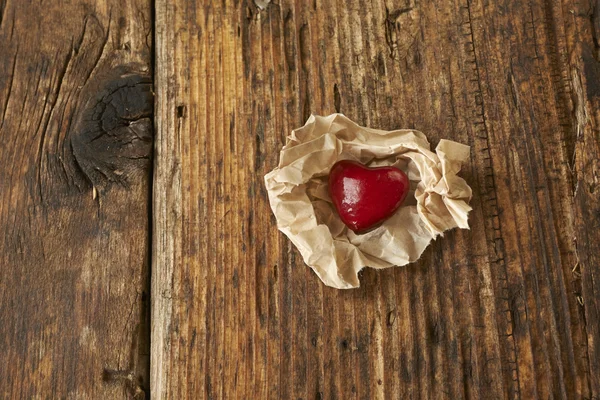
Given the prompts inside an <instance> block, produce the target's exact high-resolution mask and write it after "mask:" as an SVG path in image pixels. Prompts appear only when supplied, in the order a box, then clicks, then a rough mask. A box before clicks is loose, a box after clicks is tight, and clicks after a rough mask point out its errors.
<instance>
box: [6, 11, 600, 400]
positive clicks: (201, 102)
mask: <svg viewBox="0 0 600 400" xmlns="http://www.w3.org/2000/svg"><path fill="white" fill-rule="evenodd" d="M599 40H600V2H599V1H598V0H563V1H552V0H531V1H515V0H436V1H431V2H424V1H422V0H375V1H366V2H365V1H361V0H348V1H346V0H332V1H326V0H310V1H295V2H293V1H289V0H274V1H271V2H268V1H267V0H261V1H256V2H254V1H251V0H245V1H242V0H223V1H210V2H209V1H204V2H203V1H199V0H198V1H189V0H155V1H151V0H125V1H118V0H104V1H100V0H97V1H94V0H69V1H67V0H64V1H59V0H45V1H42V0H0V267H1V270H0V365H1V367H0V371H2V372H1V373H0V398H7V399H20V398H23V399H30V398H40V399H46V398H48V399H50V398H51V399H54V398H68V399H87V398H90V399H96V398H102V399H113V398H114V399H118V398H144V397H146V398H148V397H152V398H156V399H159V398H160V399H162V398H172V399H183V398H190V399H201V398H227V399H229V398H241V399H253V398H256V399H262V398H281V399H352V398H357V399H367V398H372V399H379V398H389V399H409V398H424V399H426V398H483V399H502V398H511V399H512V398H523V399H534V398H541V399H549V398H576V399H579V398H586V399H593V398H596V399H597V398H600V321H599V320H600V275H599V274H600V255H599V252H600V233H599V231H600V201H599V196H598V193H600V161H599V156H600V130H599V129H600V128H599V123H600V107H599V106H600V44H599ZM332 112H342V113H344V114H346V115H347V116H348V117H350V118H351V119H353V120H354V121H356V122H358V123H359V124H362V125H367V126H371V127H375V128H381V129H394V128H415V129H419V130H421V131H423V132H425V133H426V134H427V135H428V136H429V138H430V141H431V142H432V143H433V144H434V145H435V144H436V143H437V141H438V140H439V139H440V138H448V139H452V140H456V141H459V142H462V143H466V144H469V145H470V146H471V150H472V151H471V162H470V164H469V165H467V166H466V168H465V169H464V171H463V173H462V176H464V177H465V178H466V179H467V181H468V182H469V184H470V185H471V186H472V188H473V191H474V197H473V201H472V206H473V208H474V210H473V212H472V213H471V215H470V222H471V226H472V228H471V230H470V231H460V230H456V231H452V232H449V233H448V234H446V236H445V237H444V238H440V239H438V240H437V241H436V242H435V243H434V244H433V245H432V246H431V247H430V248H428V249H427V250H426V252H425V253H424V255H423V257H422V259H421V260H420V261H419V262H417V263H414V264H412V265H409V266H407V267H403V268H395V269H388V270H384V271H378V272H377V271H373V270H365V271H364V272H363V273H362V277H361V282H362V286H361V288H360V289H356V290H348V291H339V290H335V289H331V288H328V287H325V286H324V285H322V284H321V282H320V281H319V280H318V278H317V277H316V275H315V274H314V273H312V272H311V270H310V269H309V268H307V267H306V266H305V265H304V264H303V262H302V260H301V257H300V255H299V253H298V252H297V251H296V250H295V249H294V248H293V246H291V245H290V243H289V241H288V240H287V239H286V238H285V237H283V235H281V234H280V233H279V232H278V231H277V229H276V227H275V224H274V219H273V217H272V215H271V212H270V209H269V206H268V202H267V199H266V193H265V189H264V185H263V178H262V177H263V175H264V174H265V173H266V172H268V171H269V170H271V169H272V168H273V167H274V166H275V165H276V164H277V161H278V151H279V150H280V148H281V146H282V145H283V143H284V140H285V136H286V135H287V134H289V133H290V131H291V130H292V129H294V128H296V127H299V126H301V125H302V124H303V123H304V121H305V120H306V119H307V117H308V116H309V115H310V114H311V113H315V114H322V115H326V114H329V113H332ZM153 128H154V129H153ZM152 149H154V151H152ZM152 156H153V157H152ZM152 160H153V161H152ZM152 163H153V164H154V167H152Z"/></svg>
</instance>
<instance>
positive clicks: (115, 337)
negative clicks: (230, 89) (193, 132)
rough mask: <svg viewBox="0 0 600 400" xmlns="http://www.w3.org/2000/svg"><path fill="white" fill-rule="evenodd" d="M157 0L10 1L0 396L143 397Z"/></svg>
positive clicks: (1, 39)
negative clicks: (152, 5) (154, 5)
mask: <svg viewBox="0 0 600 400" xmlns="http://www.w3.org/2000/svg"><path fill="white" fill-rule="evenodd" d="M151 34H152V20H151V8H150V1H148V0H126V1H112V0H109V1H93V0H74V1H68V2H57V1H55V2H52V1H50V2H48V1H46V2H42V1H29V0H27V1H20V0H19V1H17V0H1V1H0V43H1V45H0V138H1V140H0V266H1V269H2V273H1V274H0V321H2V323H0V364H1V365H2V367H1V368H0V369H1V370H2V373H0V397H1V398H3V399H34V398H35V399H42V398H43V399H67V398H68V399H88V398H95V399H118V398H144V396H145V392H148V386H149V384H148V371H149V367H148V364H149V351H148V348H149V343H148V340H149V323H148V318H147V316H146V314H147V313H149V309H148V306H147V303H148V302H149V301H148V300H149V298H148V297H149V281H148V271H149V255H150V254H149V253H150V247H149V241H150V239H149V212H150V197H149V192H150V177H151V163H150V159H151V154H152V140H153V129H152V113H153V94H152V79H151V71H150V66H151V48H152V35H151Z"/></svg>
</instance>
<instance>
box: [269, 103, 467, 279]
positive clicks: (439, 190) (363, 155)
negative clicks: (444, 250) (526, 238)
mask: <svg viewBox="0 0 600 400" xmlns="http://www.w3.org/2000/svg"><path fill="white" fill-rule="evenodd" d="M468 158H469V146H465V145H463V144H460V143H456V142H453V141H450V140H441V141H440V143H439V144H438V146H437V147H436V150H435V153H434V152H432V151H431V150H430V145H429V142H428V141H427V138H426V137H425V135H424V134H423V133H421V132H419V131H415V130H410V129H400V130H394V131H382V130H377V129H370V128H364V127H361V126H359V125H357V124H355V123H354V122H352V121H351V120H349V119H348V118H346V117H345V116H344V115H342V114H332V115H329V116H327V117H321V116H315V115H311V116H310V118H309V119H308V121H307V122H306V124H305V125H304V126H303V127H302V128H300V129H296V130H294V131H293V132H292V134H291V136H290V137H289V138H288V140H287V143H286V145H285V146H284V147H283V149H282V150H281V154H280V160H279V165H278V166H277V168H275V169H274V170H273V171H271V172H269V173H268V174H267V175H266V176H265V184H266V188H267V193H268V196H269V202H270V204H271V208H272V210H273V213H274V214H275V217H276V219H277V226H278V228H279V230H281V231H282V232H283V233H284V234H285V235H286V236H287V237H288V238H289V239H290V240H291V241H292V243H294V245H295V246H296V247H297V248H298V250H299V251H300V254H301V255H302V258H303V259H304V262H305V263H306V264H307V265H308V266H310V267H311V268H312V269H313V270H314V271H315V272H316V273H317V275H318V276H319V278H321V280H322V281H323V282H324V283H325V284H326V285H328V286H332V287H335V288H339V289H349V288H356V287H358V286H359V285H360V282H359V280H358V272H359V271H360V270H361V269H362V268H364V267H371V268H387V267H391V266H394V265H397V266H402V265H406V264H408V263H410V262H413V261H416V260H417V259H418V258H419V257H420V256H421V254H422V253H423V251H424V250H425V248H426V247H427V246H428V245H429V243H430V242H431V240H432V239H434V238H435V237H436V236H438V235H441V234H442V233H443V232H444V231H446V230H448V229H452V228H456V227H459V228H463V229H468V228H469V225H468V221H467V216H468V213H469V211H470V210H471V207H470V206H469V204H468V202H469V201H470V200H471V188H470V187H469V185H468V184H467V183H466V182H465V180H464V179H462V178H460V177H459V176H457V173H458V172H459V171H460V168H461V165H462V164H463V163H465V162H466V161H467V160H468ZM342 159H351V160H356V161H360V162H361V163H363V164H367V165H370V166H382V165H394V166H396V167H398V168H400V169H402V170H404V171H405V172H406V173H407V174H408V177H409V179H410V180H411V188H413V190H414V193H413V192H411V193H409V197H408V198H407V200H406V201H405V203H404V204H403V205H402V207H400V209H399V210H398V211H397V212H396V213H395V214H394V215H393V216H392V217H391V218H389V219H388V220H387V221H385V222H384V223H383V224H382V225H381V226H380V227H378V228H376V229H375V230H373V231H371V232H368V233H366V234H363V235H356V234H354V232H352V231H351V230H350V229H348V228H346V226H345V225H344V224H343V223H342V221H341V220H340V218H339V216H338V215H337V213H336V212H335V210H334V208H333V205H332V204H331V200H330V199H329V194H328V191H327V174H328V173H329V170H330V168H331V167H332V166H333V164H335V162H336V161H338V160H342Z"/></svg>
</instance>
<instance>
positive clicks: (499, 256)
mask: <svg viewBox="0 0 600 400" xmlns="http://www.w3.org/2000/svg"><path fill="white" fill-rule="evenodd" d="M466 10H467V18H468V19H467V21H466V24H467V25H468V28H469V35H468V36H469V37H470V42H469V45H470V47H471V49H472V54H473V60H472V62H473V65H474V69H473V72H474V74H475V80H474V81H475V83H476V86H477V94H478V96H479V99H478V100H476V106H477V107H478V108H479V110H480V112H479V114H478V115H477V117H480V118H481V121H480V122H481V124H479V125H478V126H479V127H480V132H479V134H478V137H479V138H481V139H485V141H486V148H487V151H486V153H487V157H485V158H486V159H488V160H489V165H488V166H487V168H486V169H487V171H486V176H485V178H486V181H487V180H488V178H489V184H487V185H485V188H484V189H485V193H484V196H483V197H484V198H485V197H487V201H486V203H490V204H489V205H488V207H489V208H490V212H491V214H493V215H498V214H499V210H498V206H497V203H496V198H497V194H496V183H495V178H494V171H493V169H492V168H493V162H492V155H491V151H490V148H491V147H492V145H491V143H490V140H489V131H488V127H487V120H486V113H485V103H484V100H483V90H482V87H481V76H480V68H479V64H478V60H477V53H476V51H475V34H474V32H473V23H472V21H473V17H472V10H471V0H467V1H466ZM490 197H492V198H493V200H490ZM492 231H493V232H494V235H492V236H491V237H488V241H491V242H492V243H494V245H493V246H492V247H489V246H488V249H489V250H490V251H491V252H492V253H493V254H494V255H495V257H496V258H495V260H492V261H491V262H492V264H494V265H496V266H498V267H500V268H502V273H503V274H504V276H506V277H508V267H507V265H506V261H505V259H504V239H503V238H502V223H501V222H500V220H498V228H495V229H492ZM487 232H489V229H486V233H487ZM496 243H498V245H496ZM504 289H505V290H508V287H506V286H505V287H504ZM507 306H508V309H509V310H510V316H511V317H510V320H509V321H508V324H509V326H511V328H512V332H514V330H515V326H514V315H513V312H514V311H513V310H512V307H511V306H510V303H508V302H507ZM509 340H510V345H511V349H510V352H512V354H513V355H514V357H515V358H514V360H509V362H513V363H515V371H516V374H515V379H514V382H515V385H514V387H513V391H514V393H515V395H516V396H519V397H520V382H519V370H518V363H517V353H516V350H515V349H516V341H515V338H514V336H510V338H509Z"/></svg>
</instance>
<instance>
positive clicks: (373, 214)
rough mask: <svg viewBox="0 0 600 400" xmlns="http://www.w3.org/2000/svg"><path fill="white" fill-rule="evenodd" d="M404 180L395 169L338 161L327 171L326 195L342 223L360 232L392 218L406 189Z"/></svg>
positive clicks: (406, 185)
mask: <svg viewBox="0 0 600 400" xmlns="http://www.w3.org/2000/svg"><path fill="white" fill-rule="evenodd" d="M409 188H410V182H409V181H408V177H407V176H406V174H405V173H404V172H402V171H400V170H399V169H398V168H394V167H376V168H369V167H365V166H364V165H362V164H360V163H358V162H355V161H348V160H343V161H338V162H337V163H335V164H334V165H333V167H332V168H331V171H330V172H329V195H330V196H331V199H332V200H333V205H334V206H335V209H336V210H337V212H338V214H339V215H340V218H341V219H342V222H344V224H346V226H347V227H348V228H350V229H352V230H353V231H354V232H356V233H364V232H366V231H368V230H370V229H372V228H374V227H376V226H377V225H378V224H380V223H382V222H383V221H385V220H386V219H387V218H389V217H390V216H392V214H394V212H395V211H396V210H397V209H398V207H400V205H401V204H402V202H403V201H404V199H405V198H406V195H407V194H408V190H409Z"/></svg>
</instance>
